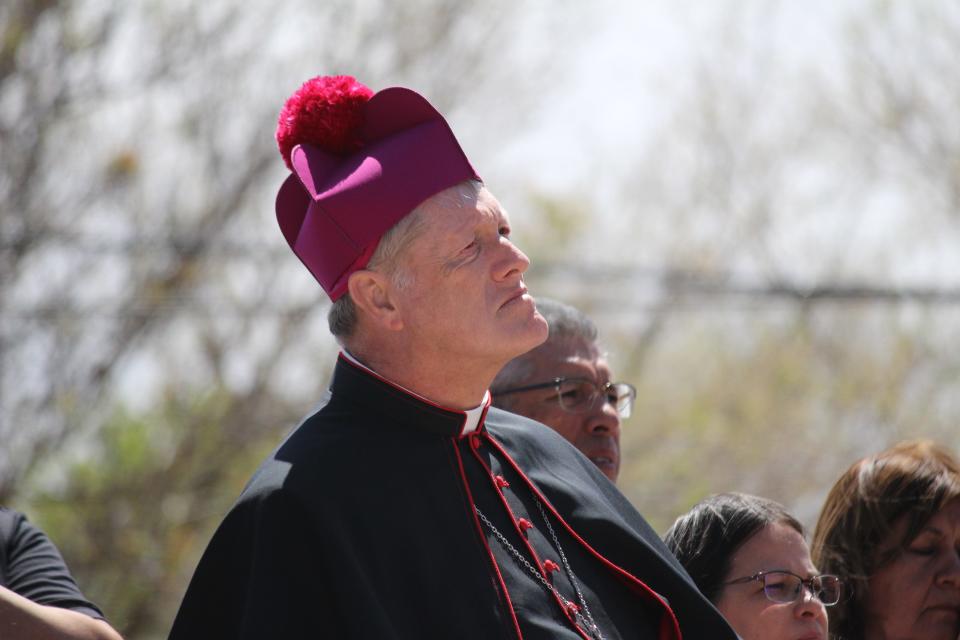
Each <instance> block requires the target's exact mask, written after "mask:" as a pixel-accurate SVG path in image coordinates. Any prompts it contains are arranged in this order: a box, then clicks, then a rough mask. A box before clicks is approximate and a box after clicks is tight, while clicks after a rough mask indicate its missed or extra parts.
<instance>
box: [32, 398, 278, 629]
mask: <svg viewBox="0 0 960 640" xmlns="http://www.w3.org/2000/svg"><path fill="white" fill-rule="evenodd" d="M248 412H249V413H248ZM250 414H252V415H250ZM252 418H259V419H262V420H276V419H277V418H278V416H276V415H270V412H268V413H267V414H266V415H265V413H264V404H263V402H262V401H261V398H259V397H257V394H253V395H251V396H249V397H246V398H243V399H240V398H237V397H236V396H235V395H234V394H232V393H230V392H227V391H225V390H211V391H209V392H207V393H206V394H205V395H203V396H202V397H197V398H193V399H185V398H183V397H182V396H181V395H180V394H174V395H171V396H169V397H168V398H167V400H166V402H165V403H164V406H162V407H159V408H157V409H156V410H154V411H152V412H150V413H148V414H144V415H140V416H132V415H129V414H127V413H125V412H119V413H117V414H116V415H114V416H113V417H111V418H110V420H109V421H108V422H107V423H106V424H105V425H104V426H103V428H102V429H101V430H100V431H99V443H100V446H99V447H98V450H97V452H96V454H95V455H92V456H89V457H86V458H85V459H83V460H81V461H77V462H75V463H73V464H71V465H69V467H68V469H67V470H66V472H65V473H64V477H63V479H62V486H61V487H57V488H55V489H54V490H48V491H45V492H43V493H41V494H39V495H35V496H33V497H32V499H31V508H32V510H33V514H34V517H35V519H36V520H37V521H38V522H41V523H42V525H43V527H44V528H45V530H46V531H47V532H48V534H49V535H50V536H51V537H52V538H53V539H55V540H57V541H58V544H59V547H60V550H61V552H62V553H63V554H64V557H65V558H66V559H67V561H68V563H69V565H70V567H71V570H72V571H73V574H74V576H75V577H76V578H77V581H78V582H79V583H80V584H81V585H83V588H84V591H85V593H86V595H87V596H88V597H90V598H91V599H92V600H94V601H95V602H97V603H99V604H101V606H103V607H104V608H105V609H106V610H107V612H108V615H109V616H110V619H111V622H112V623H113V624H114V625H115V626H116V627H117V628H118V629H119V630H121V631H122V632H123V634H124V636H125V637H127V638H162V637H165V635H166V631H167V629H168V627H169V625H170V621H171V620H172V619H173V616H174V614H175V613H176V609H177V607H178V605H179V603H180V598H181V597H182V596H183V591H184V589H185V588H186V582H187V581H188V580H189V579H190V576H191V574H192V570H193V567H194V566H195V565H196V562H197V560H198V553H199V551H201V550H202V549H203V547H204V546H205V545H206V543H207V541H208V540H209V538H210V535H211V534H212V533H213V531H212V525H215V524H216V523H218V522H219V520H220V519H222V517H223V515H224V514H225V513H226V511H227V510H228V509H229V507H230V505H231V504H232V503H233V501H234V500H235V499H236V496H237V491H238V489H237V487H242V486H243V483H245V482H246V480H247V477H248V475H249V472H250V469H251V468H252V467H253V466H255V465H256V464H257V462H258V461H259V459H260V458H262V457H263V456H264V455H265V454H266V453H267V452H268V451H269V450H270V449H272V448H273V447H274V446H275V445H276V444H277V443H276V438H275V436H274V435H273V434H266V433H261V434H259V435H258V436H257V437H255V438H253V437H245V436H242V435H241V434H238V433H235V432H233V431H232V430H231V429H230V428H229V425H231V424H246V423H248V422H249V421H250V420H251V419H252ZM225 427H226V428H225Z"/></svg>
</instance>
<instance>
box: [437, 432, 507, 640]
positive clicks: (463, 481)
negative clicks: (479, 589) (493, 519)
mask: <svg viewBox="0 0 960 640" xmlns="http://www.w3.org/2000/svg"><path fill="white" fill-rule="evenodd" d="M481 424H482V423H481ZM450 446H451V447H453V453H454V455H455V456H456V457H457V465H458V466H459V467H460V481H461V484H462V485H463V488H464V489H465V490H466V492H467V499H468V500H469V501H470V515H471V516H473V526H474V527H475V528H476V530H477V535H478V536H479V538H480V541H481V542H482V543H483V548H484V549H486V550H487V557H488V558H490V565H491V566H492V567H493V572H494V573H495V574H496V576H497V581H498V582H499V583H500V587H501V588H502V589H503V597H504V598H506V600H507V610H508V611H509V612H510V619H511V620H513V629H514V631H516V632H517V638H518V639H519V640H523V634H522V633H520V621H519V620H517V614H516V612H514V610H513V601H511V600H510V591H509V589H507V583H506V582H504V580H503V576H502V575H501V574H500V567H499V566H498V565H497V561H496V559H495V558H494V557H493V550H492V549H491V548H490V545H488V544H487V536H486V534H485V533H484V532H483V526H481V524H480V519H479V518H478V517H477V505H476V503H474V501H473V493H471V492H470V483H468V482H467V474H466V472H465V471H464V469H463V459H461V458H460V447H458V446H457V443H456V442H451V443H450ZM471 450H472V447H471Z"/></svg>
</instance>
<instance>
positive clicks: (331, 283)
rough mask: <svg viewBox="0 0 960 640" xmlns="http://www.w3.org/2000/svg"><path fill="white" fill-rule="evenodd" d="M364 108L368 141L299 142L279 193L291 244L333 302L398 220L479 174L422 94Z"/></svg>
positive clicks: (393, 95) (280, 215) (394, 95)
mask: <svg viewBox="0 0 960 640" xmlns="http://www.w3.org/2000/svg"><path fill="white" fill-rule="evenodd" d="M364 106H365V107H366V109H365V111H366V113H365V123H364V129H363V134H364V136H363V137H364V141H365V144H364V146H363V147H362V148H361V149H360V150H359V151H357V152H355V153H352V154H350V155H347V156H341V155H335V154H331V153H327V152H326V151H323V150H322V149H320V148H318V147H315V146H313V145H310V144H301V145H298V146H296V147H295V148H294V150H293V152H292V154H291V160H292V164H293V168H294V173H293V174H291V175H290V176H289V177H288V178H287V179H286V181H284V183H283V185H282V186H281V187H280V192H279V193H278V194H277V201H276V211H277V219H278V221H279V223H280V228H281V230H282V231H283V235H284V237H285V238H286V239H287V243H288V244H289V245H290V247H291V248H292V249H293V252H294V253H295V254H296V255H297V256H298V257H299V258H300V260H301V261H302V262H303V264H304V265H305V266H306V267H307V269H308V270H309V271H310V273H311V274H313V276H314V277H315V278H316V279H317V281H318V282H319V283H320V285H321V286H322V287H323V289H324V291H326V292H327V294H328V295H329V296H330V298H331V299H332V300H334V301H336V300H337V299H338V298H340V297H341V296H342V295H343V294H344V293H346V291H347V281H348V279H349V277H350V274H351V273H353V272H354V271H357V270H358V269H362V268H364V267H365V266H366V264H367V262H368V261H369V260H370V256H371V255H372V254H373V252H374V250H375V249H376V246H377V243H378V242H379V241H380V238H381V237H383V234H384V233H386V232H387V231H388V230H389V229H390V228H391V227H393V225H394V224H396V223H397V222H398V221H400V219H402V218H403V217H404V216H406V215H407V214H408V213H410V212H411V211H412V210H413V209H414V208H416V207H417V205H419V204H420V203H422V202H423V201H424V200H426V199H427V198H429V197H431V196H432V195H434V194H436V193H439V192H440V191H443V190H444V189H446V188H448V187H452V186H454V185H456V184H458V183H460V182H463V181H465V180H470V179H476V180H479V179H480V178H479V176H478V175H477V173H476V171H474V169H473V167H472V166H471V165H470V161H469V160H468V159H467V157H466V155H465V154H464V153H463V150H462V149H461V148H460V145H459V143H458V142H457V140H456V138H455V137H454V135H453V132H452V131H451V130H450V127H449V126H448V125H447V123H446V121H445V120H444V119H443V117H442V116H441V115H440V114H439V113H438V112H437V111H436V110H435V109H434V108H433V107H432V106H430V104H429V103H428V102H427V101H426V100H425V99H424V98H423V97H422V96H420V95H419V94H417V93H415V92H413V91H410V90H409V89H401V88H394V89H387V90H385V91H381V92H380V93H378V94H376V95H374V96H373V97H372V98H370V100H369V101H368V102H367V104H366V105H364Z"/></svg>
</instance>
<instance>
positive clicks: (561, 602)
mask: <svg viewBox="0 0 960 640" xmlns="http://www.w3.org/2000/svg"><path fill="white" fill-rule="evenodd" d="M483 435H484V436H486V439H487V440H491V441H492V440H493V438H491V437H490V435H489V434H488V433H487V432H486V430H484V431H483ZM478 437H479V434H478ZM498 450H499V451H500V452H501V453H502V454H503V455H504V457H506V458H508V459H509V458H510V456H508V455H507V454H506V452H505V451H503V450H502V449H498ZM470 451H471V452H472V453H473V456H474V457H475V458H476V459H477V460H478V461H479V462H480V466H482V467H483V469H484V471H486V472H487V477H488V478H490V481H491V482H492V483H493V490H494V493H496V494H497V495H498V496H500V502H502V503H503V508H504V509H506V511H507V514H508V515H509V516H510V521H511V522H512V523H513V528H514V530H515V531H516V532H517V533H519V534H520V539H521V540H523V544H524V546H526V548H527V551H529V552H530V555H531V556H532V557H533V561H534V563H536V565H537V569H539V570H540V574H541V575H547V570H546V568H545V567H544V565H543V561H542V560H541V559H540V556H539V555H537V551H536V549H534V548H533V545H532V544H530V540H529V539H528V538H527V536H526V535H524V533H523V531H522V530H521V529H520V525H519V524H518V522H517V515H516V514H515V513H514V512H513V509H511V508H510V503H509V502H507V498H506V496H504V495H503V492H502V491H500V489H499V487H498V486H497V481H496V478H495V477H494V475H493V472H492V471H491V470H490V467H488V466H487V463H486V462H484V461H483V458H481V457H480V454H479V453H477V450H476V449H474V448H473V447H470ZM511 462H513V460H511ZM521 476H523V474H521ZM523 479H524V480H525V481H526V482H527V484H530V481H529V480H527V478H526V476H523ZM484 540H486V536H484ZM550 582H551V584H552V583H553V579H552V577H551V580H550ZM550 595H552V596H553V599H554V601H556V603H557V604H558V605H559V606H560V610H561V611H563V614H564V615H565V616H567V620H568V621H569V622H570V624H571V625H573V628H574V629H575V630H576V631H577V633H579V634H580V636H581V637H582V638H583V639H584V640H590V636H588V635H587V634H586V633H585V632H584V631H583V629H581V628H580V625H578V624H577V619H576V616H573V615H571V614H570V611H569V609H568V608H567V603H566V601H565V600H563V598H561V597H560V596H558V595H557V594H556V593H555V592H553V591H552V590H551V591H550Z"/></svg>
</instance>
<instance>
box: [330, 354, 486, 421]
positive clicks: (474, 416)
mask: <svg viewBox="0 0 960 640" xmlns="http://www.w3.org/2000/svg"><path fill="white" fill-rule="evenodd" d="M340 353H342V354H343V357H344V358H346V359H347V360H349V361H350V362H352V363H353V364H355V365H357V366H358V367H360V368H361V369H364V370H366V371H369V372H370V373H372V374H373V375H375V376H377V377H378V378H382V379H383V380H387V381H388V382H390V384H392V385H393V386H395V387H397V388H398V389H403V391H405V392H406V393H409V394H410V395H412V396H413V397H415V398H419V399H420V400H423V401H424V402H429V403H430V404H436V403H435V402H433V400H430V399H429V398H424V397H423V396H422V395H420V394H419V393H417V392H416V391H410V389H407V388H406V387H403V386H401V385H399V384H397V383H396V382H393V381H392V380H388V379H387V378H384V377H383V376H382V375H380V374H379V373H377V372H376V371H374V370H373V369H371V368H370V367H368V366H367V365H365V364H363V363H362V362H360V361H359V360H357V359H356V358H354V357H353V355H352V354H351V353H350V352H349V351H347V350H346V349H343V350H341V351H340ZM489 401H490V391H489V389H488V390H487V391H485V392H484V394H483V401H482V402H481V403H480V404H479V405H477V406H476V407H474V408H473V409H466V410H461V409H449V410H450V411H462V412H463V413H464V414H465V415H466V420H465V421H464V423H463V430H462V431H461V432H460V435H466V434H468V433H471V432H473V431H476V430H477V427H479V426H480V418H482V417H483V410H484V409H485V408H486V407H487V405H488V404H489Z"/></svg>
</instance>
